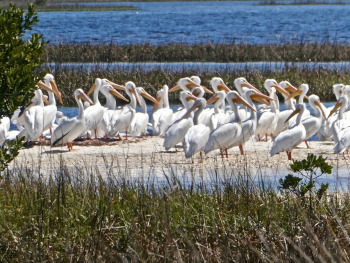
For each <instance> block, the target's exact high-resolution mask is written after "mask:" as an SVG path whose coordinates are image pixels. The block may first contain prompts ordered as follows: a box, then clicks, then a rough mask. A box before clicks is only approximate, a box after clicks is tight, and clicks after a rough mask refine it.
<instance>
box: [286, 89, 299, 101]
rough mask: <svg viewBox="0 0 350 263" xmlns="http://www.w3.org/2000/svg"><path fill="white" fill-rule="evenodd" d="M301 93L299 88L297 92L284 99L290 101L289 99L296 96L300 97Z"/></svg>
mask: <svg viewBox="0 0 350 263" xmlns="http://www.w3.org/2000/svg"><path fill="white" fill-rule="evenodd" d="M301 93H302V90H301V88H300V87H299V88H298V89H297V90H295V91H294V92H293V93H292V94H290V95H289V97H288V98H286V99H285V100H290V99H291V98H294V97H296V96H300V95H301Z"/></svg>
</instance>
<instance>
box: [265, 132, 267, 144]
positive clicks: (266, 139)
mask: <svg viewBox="0 0 350 263" xmlns="http://www.w3.org/2000/svg"><path fill="white" fill-rule="evenodd" d="M265 142H267V133H265Z"/></svg>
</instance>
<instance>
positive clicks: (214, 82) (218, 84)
mask: <svg viewBox="0 0 350 263" xmlns="http://www.w3.org/2000/svg"><path fill="white" fill-rule="evenodd" d="M210 85H211V86H212V88H213V90H214V91H215V92H218V91H221V90H223V91H225V92H226V93H227V92H230V91H231V90H230V88H229V87H227V86H226V84H225V82H224V81H223V80H222V78H218V77H214V78H212V79H211V80H210Z"/></svg>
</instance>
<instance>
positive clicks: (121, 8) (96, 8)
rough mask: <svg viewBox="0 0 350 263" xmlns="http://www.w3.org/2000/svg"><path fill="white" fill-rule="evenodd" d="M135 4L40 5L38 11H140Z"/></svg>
mask: <svg viewBox="0 0 350 263" xmlns="http://www.w3.org/2000/svg"><path fill="white" fill-rule="evenodd" d="M139 10H140V9H139V8H136V7H134V6H79V5H78V6H75V5H72V6H38V7H37V11H38V12H83V11H88V12H98V11H139Z"/></svg>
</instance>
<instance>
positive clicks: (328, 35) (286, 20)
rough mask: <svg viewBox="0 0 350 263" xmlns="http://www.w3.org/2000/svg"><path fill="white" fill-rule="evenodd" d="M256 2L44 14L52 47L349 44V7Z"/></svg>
mask: <svg viewBox="0 0 350 263" xmlns="http://www.w3.org/2000/svg"><path fill="white" fill-rule="evenodd" d="M257 3H258V2H255V1H246V2H243V1H242V2H241V1H233V2H171V3H159V2H157V3H156V2H155V3H117V4H116V3H106V5H133V6H135V7H137V8H140V9H141V10H140V11H125V12H117V11H108V12H47V13H46V12H41V13H39V19H40V23H39V25H38V26H36V27H34V31H35V32H38V33H42V34H44V35H45V38H46V40H49V41H50V42H51V43H59V42H94V43H101V42H107V43H110V42H113V43H119V44H128V43H135V42H138V43H144V42H147V43H152V44H164V43H169V42H183V43H195V42H207V41H211V42H223V41H236V42H247V43H254V44H257V43H280V42H285V41H300V40H303V41H310V40H311V41H315V40H317V41H326V40H331V41H333V40H336V41H338V42H349V40H350V39H349V38H350V20H349V19H348V17H349V14H350V5H314V6H258V5H256V4H257Z"/></svg>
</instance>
